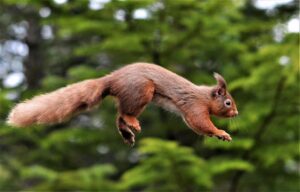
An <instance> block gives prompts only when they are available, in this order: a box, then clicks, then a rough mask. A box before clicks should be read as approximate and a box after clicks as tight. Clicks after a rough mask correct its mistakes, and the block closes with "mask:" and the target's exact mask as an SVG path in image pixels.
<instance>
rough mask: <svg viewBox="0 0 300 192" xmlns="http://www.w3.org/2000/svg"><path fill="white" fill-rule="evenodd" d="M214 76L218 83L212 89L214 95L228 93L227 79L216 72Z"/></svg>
mask: <svg viewBox="0 0 300 192" xmlns="http://www.w3.org/2000/svg"><path fill="white" fill-rule="evenodd" d="M214 77H215V79H216V80H217V82H218V84H217V86H216V87H215V88H214V89H213V91H212V96H213V97H216V96H219V95H223V96H224V95H226V87H227V85H226V81H225V79H224V78H223V77H222V76H221V75H220V74H218V73H214Z"/></svg>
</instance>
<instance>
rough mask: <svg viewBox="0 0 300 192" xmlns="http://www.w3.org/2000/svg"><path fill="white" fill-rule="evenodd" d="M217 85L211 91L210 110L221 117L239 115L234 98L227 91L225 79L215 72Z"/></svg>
mask: <svg viewBox="0 0 300 192" xmlns="http://www.w3.org/2000/svg"><path fill="white" fill-rule="evenodd" d="M214 77H215V79H216V80H217V85H216V86H214V87H213V89H212V92H211V97H212V102H211V108H210V112H211V113H212V114H213V115H216V116H219V117H234V116H237V115H238V110H237V107H236V105H235V102H234V100H233V98H232V97H231V95H230V93H229V92H228V91H227V84H226V81H225V79H224V78H223V77H222V76H221V75H220V74H218V73H214Z"/></svg>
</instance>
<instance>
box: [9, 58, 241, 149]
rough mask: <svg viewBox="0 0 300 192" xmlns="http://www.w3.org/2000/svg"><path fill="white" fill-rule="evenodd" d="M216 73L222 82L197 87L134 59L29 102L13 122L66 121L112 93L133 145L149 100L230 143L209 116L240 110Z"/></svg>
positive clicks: (123, 128)
mask: <svg viewBox="0 0 300 192" xmlns="http://www.w3.org/2000/svg"><path fill="white" fill-rule="evenodd" d="M214 77H215V79H216V80H217V85H215V86H205V85H201V86H198V85H195V84H193V83H192V82H190V81H188V80H186V79H185V78H183V77H181V76H179V75H177V74H175V73H173V72H171V71H169V70H167V69H165V68H163V67H160V66H158V65H155V64H149V63H134V64H130V65H127V66H124V67H122V68H120V69H119V70H116V71H114V72H112V73H111V74H108V75H106V76H104V77H101V78H98V79H90V80H85V81H82V82H79V83H75V84H71V85H68V86H67V87H64V88H60V89H58V90H56V91H53V92H50V93H47V94H44V95H39V96H36V97H34V98H33V99H31V100H27V101H24V102H23V103H20V104H18V105H16V106H15V107H14V108H13V109H12V111H11V112H10V114H9V117H8V123H9V124H10V125H13V126H16V127H25V126H29V125H32V124H55V123H61V122H63V121H66V120H67V119H69V118H70V117H71V116H72V115H74V114H77V113H78V112H81V111H85V110H88V109H91V108H92V107H94V106H95V105H97V104H99V103H100V101H101V100H102V99H103V98H104V97H106V96H107V95H111V96H113V97H115V98H116V99H117V101H118V104H119V105H118V117H117V120H116V124H117V127H118V130H119V133H120V134H121V136H122V137H123V139H124V141H125V143H128V144H130V145H133V144H134V142H135V134H134V132H136V133H139V132H140V131H141V127H140V124H139V121H138V120H137V117H138V116H139V115H140V114H141V113H142V111H143V110H144V108H145V106H146V105H147V104H148V103H149V102H154V103H155V104H157V105H158V106H161V107H162V108H164V109H166V110H168V111H171V112H174V113H176V114H178V115H180V116H181V117H182V118H183V120H184V121H185V123H186V124H187V125H188V126H189V127H190V128H191V129H192V130H193V131H194V132H196V133H197V134H204V135H207V136H216V137H218V138H219V139H222V140H226V141H231V137H230V135H229V134H228V133H226V132H225V131H224V130H221V129H218V128H217V127H215V125H214V124H213V123H212V122H211V120H210V115H215V116H219V117H234V116H236V115H237V114H238V111H237V107H236V105H235V102H234V100H233V98H232V97H231V95H230V94H229V92H228V91H227V89H226V82H225V80H224V78H223V77H222V76H221V75H219V74H217V73H215V74H214Z"/></svg>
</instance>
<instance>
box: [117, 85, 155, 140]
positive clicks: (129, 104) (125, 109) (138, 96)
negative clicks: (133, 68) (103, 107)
mask: <svg viewBox="0 0 300 192" xmlns="http://www.w3.org/2000/svg"><path fill="white" fill-rule="evenodd" d="M131 90H132V89H131ZM133 90H134V92H132V91H131V92H132V93H130V95H128V94H129V93H128V94H127V93H125V94H122V95H127V97H124V96H123V97H118V98H119V115H118V118H117V126H118V128H119V132H120V134H121V136H122V137H123V139H124V141H125V143H128V144H130V145H133V144H134V142H135V140H134V137H135V135H134V132H136V133H139V132H140V131H141V127H140V124H139V121H138V120H137V117H138V116H139V115H140V114H141V113H142V111H143V110H144V108H145V106H146V105H147V104H148V103H149V102H150V101H151V100H152V98H153V94H154V85H153V83H152V82H151V81H149V80H148V81H147V82H142V83H141V82H139V85H138V86H137V87H134V89H133ZM129 91H130V90H129Z"/></svg>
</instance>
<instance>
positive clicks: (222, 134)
mask: <svg viewBox="0 0 300 192" xmlns="http://www.w3.org/2000/svg"><path fill="white" fill-rule="evenodd" d="M215 136H216V137H217V138H218V139H221V140H223V141H231V140H232V139H231V137H230V135H229V134H228V133H226V132H225V131H223V130H220V132H219V133H217V134H215Z"/></svg>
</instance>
